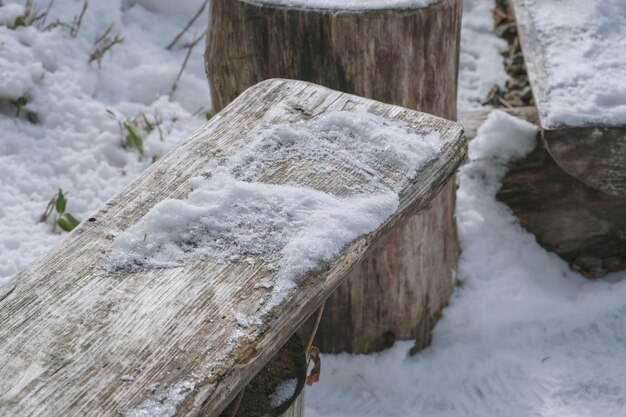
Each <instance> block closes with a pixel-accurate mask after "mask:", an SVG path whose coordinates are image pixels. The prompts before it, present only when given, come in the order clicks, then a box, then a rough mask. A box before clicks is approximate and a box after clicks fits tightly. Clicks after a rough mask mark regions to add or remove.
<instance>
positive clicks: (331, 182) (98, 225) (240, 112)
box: [0, 80, 466, 417]
mask: <svg viewBox="0 0 626 417" xmlns="http://www.w3.org/2000/svg"><path fill="white" fill-rule="evenodd" d="M335 110H345V111H352V112H364V111H367V112H370V113H373V114H377V115H380V116H383V117H385V118H387V119H389V120H400V121H405V122H406V123H408V124H409V125H410V126H411V127H413V128H414V129H415V132H416V133H418V134H428V133H431V132H434V131H436V132H439V134H440V136H441V148H440V150H439V153H438V157H437V158H436V159H434V160H432V161H431V162H429V163H428V164H427V165H426V166H424V168H423V169H421V170H419V171H418V172H417V174H416V176H415V177H414V178H413V179H410V178H407V177H406V176H402V175H400V174H399V173H397V172H391V171H385V170H384V169H383V168H381V167H370V170H371V174H372V176H373V178H378V179H385V178H390V176H392V177H394V178H396V180H397V184H399V187H400V189H401V192H400V193H399V197H400V200H399V207H398V209H397V211H396V212H395V213H394V214H393V215H392V216H391V217H389V218H388V219H387V220H386V221H385V222H384V223H383V224H382V225H381V226H380V227H379V228H378V229H376V230H375V231H374V232H372V233H370V234H369V235H367V236H364V237H363V238H361V239H358V240H357V241H355V242H353V243H351V244H349V245H348V246H347V247H346V248H345V249H344V250H343V251H342V252H341V254H340V256H339V257H338V258H337V259H335V260H334V261H333V262H330V263H329V265H328V266H327V267H326V269H323V270H321V271H318V272H316V273H310V274H308V275H307V277H306V279H303V280H301V281H300V282H299V283H298V288H297V291H294V292H292V293H289V294H288V296H286V297H285V298H284V299H281V300H280V302H279V303H278V304H277V305H275V306H274V307H273V308H271V309H270V310H269V311H267V312H266V313H265V314H263V315H262V316H261V317H260V319H259V320H253V321H251V322H250V323H243V324H242V323H241V322H240V321H238V319H237V317H236V316H237V314H238V313H241V314H244V315H253V314H256V313H258V312H259V310H260V309H261V308H262V306H261V303H260V302H259V300H260V299H263V300H265V299H267V298H268V297H269V296H270V293H271V290H268V287H272V285H275V284H276V280H277V275H276V273H273V272H268V270H269V269H271V268H269V267H270V265H269V263H270V261H272V260H275V259H273V258H275V257H276V256H277V255H272V256H269V257H264V258H254V259H252V260H251V261H250V262H244V261H233V262H226V263H220V262H217V261H215V260H211V259H198V260H193V261H189V262H186V263H183V264H182V265H181V266H177V267H172V268H165V269H150V268H144V269H138V270H137V271H135V272H132V273H129V272H124V271H117V272H115V271H113V272H112V271H111V270H110V268H108V267H107V260H108V259H109V258H108V257H109V255H110V253H111V251H112V250H113V244H112V242H113V241H114V239H115V236H116V235H118V234H119V233H120V232H121V231H124V230H127V229H128V228H129V227H131V226H132V225H134V224H136V223H137V222H138V221H139V220H140V219H141V218H142V217H143V216H144V215H145V214H146V213H147V212H148V211H149V210H150V209H151V208H152V207H154V206H155V204H157V203H159V202H161V201H163V200H164V199H169V198H175V199H180V198H185V197H186V196H187V194H188V193H189V192H190V191H191V188H190V182H189V180H190V178H192V177H197V176H199V175H202V174H203V173H204V172H205V170H206V168H207V166H209V165H210V163H211V161H216V160H217V161H219V160H221V158H226V157H227V156H228V155H233V154H235V153H237V152H238V151H239V150H240V149H242V148H243V147H244V146H245V145H246V143H247V141H248V140H249V137H248V133H249V132H250V131H251V130H254V129H255V128H258V127H259V126H262V125H272V124H275V123H286V122H295V121H298V120H302V119H306V118H315V117H317V116H319V115H322V114H325V113H327V112H332V111H335ZM465 150H466V143H465V141H464V139H463V138H462V129H461V127H460V126H459V125H457V124H455V123H452V122H448V121H446V120H444V119H440V118H436V117H433V116H430V115H426V114H422V113H417V112H414V111H410V110H407V109H403V108H400V107H396V106H391V105H386V104H383V103H379V102H375V101H371V100H366V99H363V98H359V97H356V96H352V95H348V94H343V93H339V92H336V91H333V90H329V89H326V88H323V87H319V86H316V85H313V84H309V83H304V82H297V81H289V80H271V81H267V82H263V83H261V84H259V85H257V86H255V87H253V88H251V89H249V90H247V91H246V92H245V93H244V94H243V95H242V96H241V97H240V98H239V99H237V100H235V101H234V102H233V103H231V105H229V106H228V107H227V108H226V109H224V110H223V111H222V112H220V113H219V114H218V115H216V116H215V117H214V118H213V119H212V120H211V121H210V122H209V123H207V124H206V125H205V126H204V127H202V128H201V129H199V130H198V131H197V132H196V133H195V134H194V135H193V136H192V137H191V138H190V139H189V140H188V141H187V142H186V143H185V144H184V145H182V146H180V147H179V148H177V149H176V150H175V151H173V152H170V153H169V154H167V155H165V156H164V157H163V158H161V159H160V160H159V161H158V162H157V163H155V164H154V165H152V166H151V167H150V168H149V169H147V170H146V172H145V173H144V174H142V175H141V176H140V177H139V178H138V179H137V180H135V181H134V182H133V183H132V184H130V185H129V186H128V187H127V188H126V189H124V190H123V191H122V192H121V193H120V194H118V195H117V196H115V197H114V198H112V199H111V200H110V201H108V202H107V203H106V204H105V205H104V206H103V207H101V208H100V209H99V210H98V211H97V212H96V213H95V214H94V215H93V221H88V222H84V223H83V224H81V225H80V226H79V227H78V228H77V229H75V231H74V232H72V233H71V234H70V235H69V236H68V237H67V238H65V239H64V240H63V241H62V242H61V243H60V244H59V245H58V246H57V247H55V248H54V249H53V250H52V251H51V252H49V253H48V254H47V255H46V256H45V257H44V258H42V259H41V260H39V261H38V262H35V263H34V264H33V265H31V266H30V267H29V268H27V269H26V270H25V271H23V272H22V273H20V274H19V275H18V276H17V277H16V278H15V279H14V280H13V281H12V282H11V283H10V284H9V287H7V290H5V291H4V292H3V293H2V299H1V300H0V374H1V375H2V378H0V393H1V394H0V414H2V415H7V416H18V415H19V416H31V415H46V416H77V415H85V416H93V415H117V414H119V413H121V414H123V415H125V416H133V417H134V416H172V415H176V416H196V415H200V414H199V413H203V414H202V415H206V416H217V415H219V413H220V412H221V411H222V410H223V409H224V408H225V407H226V406H227V405H228V404H229V403H230V402H231V401H232V400H233V398H234V396H235V395H236V394H237V393H238V392H239V391H240V390H241V389H242V388H243V387H244V386H245V385H246V384H247V383H248V381H249V380H250V379H251V378H252V377H253V376H254V375H255V374H256V373H257V372H258V371H259V370H260V369H261V368H262V366H263V365H264V364H265V363H266V362H267V361H268V360H269V358H270V357H271V356H272V355H273V354H274V353H276V351H277V350H278V349H279V348H280V347H281V346H282V345H283V344H284V343H285V342H286V340H287V339H288V337H289V336H290V335H291V334H293V332H294V331H295V330H296V329H297V328H298V327H299V326H300V325H301V324H302V322H303V321H304V320H305V319H306V318H307V317H308V316H309V315H310V314H311V313H313V311H314V310H315V309H316V308H317V307H318V306H319V305H320V304H321V303H322V302H323V301H324V300H325V299H326V298H327V297H328V296H329V295H330V294H331V293H332V292H333V291H334V289H335V288H337V286H338V285H339V284H341V282H342V281H343V280H344V279H345V277H346V276H347V274H348V272H349V271H350V270H351V269H352V268H353V267H354V266H355V265H356V264H357V263H358V262H359V261H361V260H362V259H364V257H365V256H366V255H367V253H368V251H369V250H370V249H371V248H372V246H373V245H375V244H376V243H377V242H378V241H379V240H380V239H381V237H383V236H384V235H386V234H387V233H389V232H390V231H391V230H393V229H394V227H396V226H397V225H398V224H400V223H401V222H402V221H403V220H405V219H406V218H407V217H408V216H410V215H411V214H413V213H415V212H418V211H420V210H423V209H424V208H425V207H426V206H427V205H428V203H429V202H430V200H431V199H432V198H433V197H434V196H435V195H436V194H437V192H439V190H440V189H441V187H442V186H443V185H444V184H445V183H446V181H447V180H448V178H449V177H450V176H451V175H453V173H454V171H455V170H456V168H457V167H458V165H459V164H460V163H461V161H462V160H463V159H464V158H465V154H466V151H465ZM325 164H326V165H325ZM327 165H328V164H327V163H326V161H306V160H303V161H299V162H298V163H295V162H294V164H293V166H290V167H285V169H281V170H278V171H273V172H262V174H263V175H262V176H261V177H260V180H261V181H263V182H267V183H275V184H285V183H290V184H299V185H302V186H307V187H310V188H313V189H317V190H320V191H324V192H327V193H330V194H333V195H336V196H339V197H341V196H348V195H350V194H351V188H350V187H351V186H352V185H355V184H359V182H362V181H363V180H364V178H363V174H362V172H363V171H362V170H358V169H356V168H355V169H345V167H344V168H341V169H338V170H337V171H336V172H335V173H334V174H333V175H328V174H325V173H324V172H325V171H324V170H320V169H319V168H320V166H321V167H325V166H326V167H327ZM381 186H382V185H381ZM262 279H263V280H264V281H263V282H265V285H262V286H259V285H257V284H258V283H259V282H261V280H262Z"/></svg>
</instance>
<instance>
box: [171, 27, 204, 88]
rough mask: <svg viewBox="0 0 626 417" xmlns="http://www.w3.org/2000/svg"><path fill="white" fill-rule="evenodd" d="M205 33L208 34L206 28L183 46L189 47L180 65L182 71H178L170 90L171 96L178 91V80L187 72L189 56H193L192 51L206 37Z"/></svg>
mask: <svg viewBox="0 0 626 417" xmlns="http://www.w3.org/2000/svg"><path fill="white" fill-rule="evenodd" d="M205 35H206V30H205V31H204V32H202V34H201V35H200V36H198V37H197V38H195V39H194V40H193V41H191V42H189V43H188V44H185V45H184V46H183V48H187V55H185V60H184V61H183V65H182V66H181V67H180V71H178V75H177V76H176V80H175V81H174V85H173V86H172V90H171V91H170V96H171V95H172V94H174V91H176V88H177V87H178V82H179V81H180V77H182V76H183V72H185V68H187V62H189V57H191V52H192V51H193V48H194V47H195V46H196V45H197V44H198V42H200V40H202V39H203V38H204V37H205Z"/></svg>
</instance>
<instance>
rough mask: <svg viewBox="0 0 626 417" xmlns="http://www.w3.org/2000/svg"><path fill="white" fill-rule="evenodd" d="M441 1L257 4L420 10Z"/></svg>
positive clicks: (266, 0) (279, 0) (283, 0)
mask: <svg viewBox="0 0 626 417" xmlns="http://www.w3.org/2000/svg"><path fill="white" fill-rule="evenodd" d="M440 1H441V0H255V2H257V3H263V4H271V5H277V6H288V7H301V8H306V9H337V10H372V9H420V8H424V7H428V6H430V5H431V4H435V3H439V2H440Z"/></svg>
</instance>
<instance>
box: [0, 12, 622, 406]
mask: <svg viewBox="0 0 626 417" xmlns="http://www.w3.org/2000/svg"><path fill="white" fill-rule="evenodd" d="M555 1H556V0H555ZM16 3H17V4H24V2H18V1H7V0H4V4H5V7H4V8H2V9H0V25H2V24H4V27H1V26H0V97H2V98H3V99H4V100H0V101H2V102H3V104H0V132H1V133H0V203H1V204H0V285H1V284H2V283H3V282H6V280H7V279H9V278H10V277H11V276H13V275H15V274H16V273H17V272H18V271H20V270H21V269H23V268H24V267H25V266H26V265H27V264H28V263H30V262H32V261H33V260H34V259H36V258H38V257H39V256H40V255H41V254H43V253H44V252H45V251H46V250H48V249H49V248H50V247H51V246H52V245H53V244H54V243H56V242H57V241H58V240H59V239H60V238H61V237H62V235H61V234H60V233H58V232H56V233H55V232H53V231H52V227H51V225H49V224H41V223H37V219H38V217H39V215H40V214H41V213H42V212H43V211H44V209H45V207H46V204H47V202H48V200H49V199H50V198H51V197H52V196H53V195H54V194H55V193H56V192H57V190H58V188H63V190H64V191H65V192H66V193H67V194H68V200H69V203H68V211H69V212H71V213H72V214H74V215H76V216H77V217H79V218H81V219H84V218H86V217H87V216H88V214H89V212H91V211H92V210H94V209H96V208H97V207H98V206H99V205H100V204H101V203H102V202H103V201H105V200H106V199H107V198H109V197H110V196H112V195H113V194H114V193H115V192H116V191H117V190H119V189H120V188H121V187H122V186H123V185H124V184H126V183H127V182H128V181H130V180H131V179H132V178H134V177H135V176H136V175H137V174H138V173H140V172H141V171H142V170H143V169H144V168H145V167H146V166H148V165H149V163H150V161H151V159H152V158H153V157H158V156H159V155H162V154H163V153H164V152H166V151H167V150H168V149H171V148H172V147H173V146H175V145H176V144H177V143H179V142H180V141H181V140H183V139H184V138H185V137H186V136H187V135H188V134H189V133H190V132H191V131H192V130H193V129H194V128H195V127H197V126H198V125H199V124H200V123H202V122H203V119H204V116H203V114H202V113H203V111H204V110H206V109H207V108H209V107H210V102H209V92H208V87H207V83H206V79H205V76H204V71H203V66H202V47H201V46H199V47H198V48H197V49H196V50H194V52H193V54H192V57H191V59H190V62H189V64H188V66H187V70H186V71H185V73H184V74H183V76H182V78H181V80H180V82H179V83H178V88H177V90H176V91H175V92H174V94H173V95H171V96H170V92H171V89H172V85H173V83H174V80H175V79H176V76H177V74H178V71H179V69H180V67H181V64H182V62H183V59H184V56H185V53H186V51H185V50H184V49H181V48H179V47H177V48H174V50H172V51H166V50H165V46H166V45H167V44H168V43H169V42H170V41H171V40H172V38H173V37H174V35H175V34H176V33H177V32H178V31H179V30H180V29H181V28H182V27H183V26H184V25H185V24H186V22H187V21H188V20H189V18H190V17H191V16H192V15H193V14H194V13H195V11H196V10H197V9H198V7H199V6H200V4H201V3H202V1H201V0H184V1H176V2H173V1H169V0H107V1H91V3H90V6H89V8H88V10H87V12H86V14H85V18H84V22H83V26H82V28H81V30H80V32H79V33H78V36H77V37H76V38H75V39H74V38H72V37H71V36H70V35H69V33H68V30H67V29H64V28H63V27H61V26H58V27H56V28H53V29H52V30H50V31H42V30H37V29H35V28H19V29H17V30H12V29H8V28H7V27H6V26H7V24H9V25H10V24H11V22H15V17H16V16H17V15H18V14H19V13H20V9H19V8H16V7H15V6H14V5H13V4H16ZM47 4H48V2H47V1H45V2H41V1H40V2H37V3H36V7H37V9H38V10H39V11H40V12H41V11H42V10H43V9H45V7H46V6H47ZM607 4H608V5H610V4H614V5H617V6H619V5H621V4H622V3H621V2H620V1H619V0H615V1H613V3H611V2H608V3H607ZM492 5H493V4H492V0H465V2H464V7H465V16H464V19H463V24H464V29H463V35H462V53H461V71H460V91H459V99H460V100H459V107H460V109H461V110H466V109H471V108H476V107H479V106H480V101H481V100H483V99H484V98H485V96H486V95H487V92H488V91H489V89H490V88H491V86H492V85H493V84H494V83H499V84H502V83H504V81H505V79H506V75H505V74H504V71H503V70H502V69H501V65H500V64H501V58H500V56H499V55H498V50H499V48H504V46H505V45H504V44H503V42H502V41H501V40H499V39H497V38H496V37H495V36H494V35H493V34H492V33H491V28H492V21H491V16H490V9H491V7H492ZM81 6H82V1H79V0H76V1H73V0H56V2H55V3H54V5H53V8H52V12H51V15H50V16H49V17H48V19H47V22H48V23H50V22H54V21H56V20H57V19H60V21H62V22H66V23H71V22H72V21H73V19H74V17H75V16H77V15H78V14H79V13H80V9H81ZM563 10H568V9H567V8H564V9H563ZM205 22H206V21H203V20H202V19H200V20H199V21H198V22H196V25H194V27H193V28H192V30H191V31H190V33H189V34H187V35H185V37H184V38H183V40H182V41H181V42H180V44H184V43H186V42H189V41H190V40H191V39H192V38H193V36H194V35H199V34H201V33H202V31H203V30H204V24H205ZM111 23H113V24H114V26H113V29H112V35H114V34H115V33H117V32H118V31H119V32H120V34H121V36H123V37H124V38H125V41H124V43H122V44H120V45H116V46H114V47H113V49H112V53H107V54H106V56H105V57H104V59H103V60H102V62H101V66H100V67H99V66H98V64H97V63H96V62H93V63H91V64H90V63H89V62H88V61H89V57H90V55H91V54H92V53H93V51H94V49H95V45H94V42H95V40H96V39H97V37H99V36H100V35H102V34H103V33H104V32H105V30H106V29H107V28H108V27H109V25H110V24H111ZM26 95H28V96H30V97H31V98H32V100H31V101H30V103H29V104H27V105H26V108H25V109H24V110H26V111H29V112H32V113H36V114H37V116H38V118H39V121H40V123H39V124H31V123H30V122H28V121H27V120H25V118H24V117H23V118H20V119H16V118H15V117H13V115H14V112H15V109H14V108H12V107H11V105H9V104H7V100H15V99H18V98H19V97H24V96H26ZM107 109H109V110H111V111H113V113H114V114H115V115H116V117H117V118H118V119H119V120H121V121H131V120H133V119H135V118H136V117H137V116H140V118H139V119H138V120H139V122H138V125H139V126H138V127H137V128H138V129H139V131H140V133H141V134H142V135H143V137H144V147H145V154H146V155H145V157H144V158H143V160H141V161H140V160H139V159H140V158H139V153H138V151H137V150H135V149H124V148H123V147H122V146H121V143H122V141H123V140H124V138H125V134H124V133H123V132H120V130H119V126H118V124H117V122H116V121H115V120H112V119H111V118H110V117H109V116H108V115H107V111H106V110H107ZM194 113H197V114H196V115H194ZM22 114H25V113H22ZM141 114H145V115H146V117H147V118H148V120H149V121H150V122H152V123H154V122H155V119H157V118H158V119H159V120H161V121H162V122H161V128H162V131H163V141H161V139H160V137H159V136H160V135H159V134H158V131H157V130H152V132H150V133H148V132H147V131H146V126H145V123H143V122H142V120H143V118H142V117H141ZM532 134H533V130H532V128H531V127H530V126H528V125H526V124H524V123H521V122H519V121H515V120H513V119H510V118H508V117H506V116H504V115H502V114H501V113H494V114H493V115H492V117H491V118H490V119H489V122H488V123H487V125H486V126H485V127H483V129H482V130H481V132H480V135H479V138H478V139H477V140H476V141H475V142H474V144H473V145H472V150H471V156H472V162H471V163H470V164H468V165H467V166H466V167H464V168H463V170H462V172H461V173H460V176H459V177H460V179H459V183H460V188H459V191H458V210H457V218H458V225H459V232H460V237H461V245H462V249H463V254H462V258H461V264H460V266H459V278H460V280H461V282H462V286H461V287H460V288H459V289H458V290H457V291H456V293H455V295H454V298H453V300H452V302H451V305H450V307H449V308H448V309H446V310H445V312H444V318H443V320H442V321H441V322H440V323H439V324H438V325H437V328H436V329H435V335H434V341H433V345H432V346H431V347H429V348H428V349H426V350H425V351H424V352H422V353H420V354H419V355H417V356H415V357H412V358H408V357H407V352H408V350H409V348H410V347H411V346H410V344H409V343H398V344H397V345H396V346H395V347H394V348H393V349H391V350H389V351H386V352H383V353H381V354H376V355H370V356H347V355H338V356H324V357H323V368H322V379H321V381H320V382H319V383H318V384H316V385H315V386H313V387H312V388H311V389H309V390H308V396H307V416H309V417H317V416H330V417H347V416H350V417H356V416H359V417H360V416H377V417H382V416H420V417H421V416H428V417H437V416H440V417H443V416H446V417H466V416H477V417H503V416H505V417H517V416H519V417H527V416H541V417H556V416H568V417H603V416H611V417H616V416H617V417H620V416H626V412H625V411H623V410H624V409H625V408H626V370H625V368H624V366H623V364H624V362H625V361H626V349H625V347H626V330H625V329H626V281H624V282H622V281H620V278H623V276H612V277H610V278H609V279H605V280H602V281H597V282H588V281H586V280H584V279H583V278H581V277H580V276H579V275H577V274H575V273H573V272H572V271H571V270H570V269H569V268H568V267H567V265H565V264H564V263H563V262H562V261H560V260H559V259H558V258H556V257H555V256H553V255H551V254H549V253H547V252H546V251H544V250H543V249H541V248H540V247H539V246H538V245H537V244H536V242H535V240H534V238H533V237H532V236H531V235H529V234H527V233H526V232H524V231H523V230H522V229H521V228H520V227H519V226H518V225H517V223H516V221H515V219H514V218H513V216H512V215H511V214H510V212H509V211H508V210H507V209H506V208H505V207H504V206H503V205H501V204H499V203H497V202H496V201H495V199H494V193H495V191H496V189H497V187H498V181H499V178H500V177H501V175H502V173H503V170H504V169H505V168H504V158H503V157H504V156H505V155H508V156H509V157H514V156H515V155H520V154H521V153H523V152H524V151H527V150H528V149H529V148H530V146H531V145H532V142H531V141H530V137H532Z"/></svg>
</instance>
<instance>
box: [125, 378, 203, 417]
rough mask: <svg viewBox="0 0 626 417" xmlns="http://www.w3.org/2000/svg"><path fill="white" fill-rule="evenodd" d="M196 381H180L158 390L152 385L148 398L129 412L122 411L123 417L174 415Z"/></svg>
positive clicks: (157, 387)
mask: <svg viewBox="0 0 626 417" xmlns="http://www.w3.org/2000/svg"><path fill="white" fill-rule="evenodd" d="M196 383H197V382H196V381H195V380H192V379H189V380H183V381H180V382H178V383H176V384H174V385H172V386H170V387H165V388H159V384H152V385H151V386H150V387H151V391H153V392H152V393H151V394H150V397H149V398H148V399H146V400H144V401H143V402H142V403H141V404H140V405H139V406H137V407H136V408H134V409H131V410H124V411H122V412H121V414H122V415H123V416H124V417H170V416H173V415H175V414H176V412H177V411H178V407H179V406H180V405H181V404H182V402H183V401H184V400H185V399H186V398H187V397H188V396H189V393H191V392H192V391H193V390H194V389H195V388H196Z"/></svg>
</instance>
